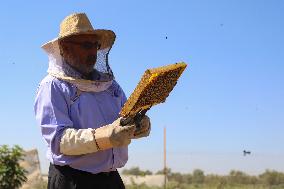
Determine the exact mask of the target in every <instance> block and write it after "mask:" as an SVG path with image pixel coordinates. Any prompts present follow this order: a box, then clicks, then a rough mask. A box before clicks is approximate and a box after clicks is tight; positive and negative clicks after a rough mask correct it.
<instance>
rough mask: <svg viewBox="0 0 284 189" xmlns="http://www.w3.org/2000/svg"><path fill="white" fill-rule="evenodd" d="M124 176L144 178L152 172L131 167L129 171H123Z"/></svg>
mask: <svg viewBox="0 0 284 189" xmlns="http://www.w3.org/2000/svg"><path fill="white" fill-rule="evenodd" d="M122 174H124V175H135V176H145V175H152V172H151V171H149V170H146V171H142V170H140V168H139V167H132V168H130V169H124V170H123V171H122Z"/></svg>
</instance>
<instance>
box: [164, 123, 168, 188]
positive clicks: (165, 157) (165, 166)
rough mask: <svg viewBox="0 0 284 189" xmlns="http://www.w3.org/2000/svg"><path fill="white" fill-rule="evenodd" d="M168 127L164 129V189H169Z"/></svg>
mask: <svg viewBox="0 0 284 189" xmlns="http://www.w3.org/2000/svg"><path fill="white" fill-rule="evenodd" d="M166 150H167V149H166V127H164V175H165V181H164V189H166V188H167V151H166Z"/></svg>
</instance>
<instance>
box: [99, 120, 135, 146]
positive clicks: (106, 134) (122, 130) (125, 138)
mask: <svg viewBox="0 0 284 189" xmlns="http://www.w3.org/2000/svg"><path fill="white" fill-rule="evenodd" d="M120 119H121V118H118V119H117V120H115V121H114V122H113V123H112V124H109V125H106V126H103V127H100V128H97V129H95V130H94V136H95V141H96V143H97V146H98V147H99V150H105V149H109V148H113V147H122V146H127V145H128V144H130V142H131V139H132V138H133V137H134V131H135V125H134V124H132V125H125V126H121V125H120Z"/></svg>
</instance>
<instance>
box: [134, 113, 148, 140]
mask: <svg viewBox="0 0 284 189" xmlns="http://www.w3.org/2000/svg"><path fill="white" fill-rule="evenodd" d="M150 131H151V122H150V118H149V117H148V116H147V115H145V116H144V117H143V118H142V120H141V122H140V129H139V130H136V131H135V132H134V137H133V138H134V139H138V138H142V137H147V136H149V134H150Z"/></svg>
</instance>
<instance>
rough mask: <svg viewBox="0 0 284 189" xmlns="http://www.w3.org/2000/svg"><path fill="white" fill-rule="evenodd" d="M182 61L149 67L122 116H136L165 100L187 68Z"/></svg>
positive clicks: (124, 107) (127, 102)
mask: <svg viewBox="0 0 284 189" xmlns="http://www.w3.org/2000/svg"><path fill="white" fill-rule="evenodd" d="M186 66H187V65H186V63H184V62H180V63H175V64H170V65H167V66H162V67H158V68H152V69H147V70H146V71H145V72H144V74H143V76H142V78H141V79H140V81H139V83H138V85H137V86H136V88H135V89H134V91H133V93H132V94H131V95H130V97H129V98H128V100H127V101H126V103H125V104H124V106H123V107H122V109H121V111H120V113H119V114H120V116H122V117H134V116H135V115H136V114H137V113H138V112H140V111H142V110H145V109H148V108H151V107H152V106H154V105H156V104H159V103H163V102H165V100H166V98H167V97H168V96H169V94H170V92H171V91H172V90H173V88H174V87H175V85H176V83H177V80H178V79H179V77H180V76H181V74H182V73H183V71H184V69H185V68H186Z"/></svg>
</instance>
